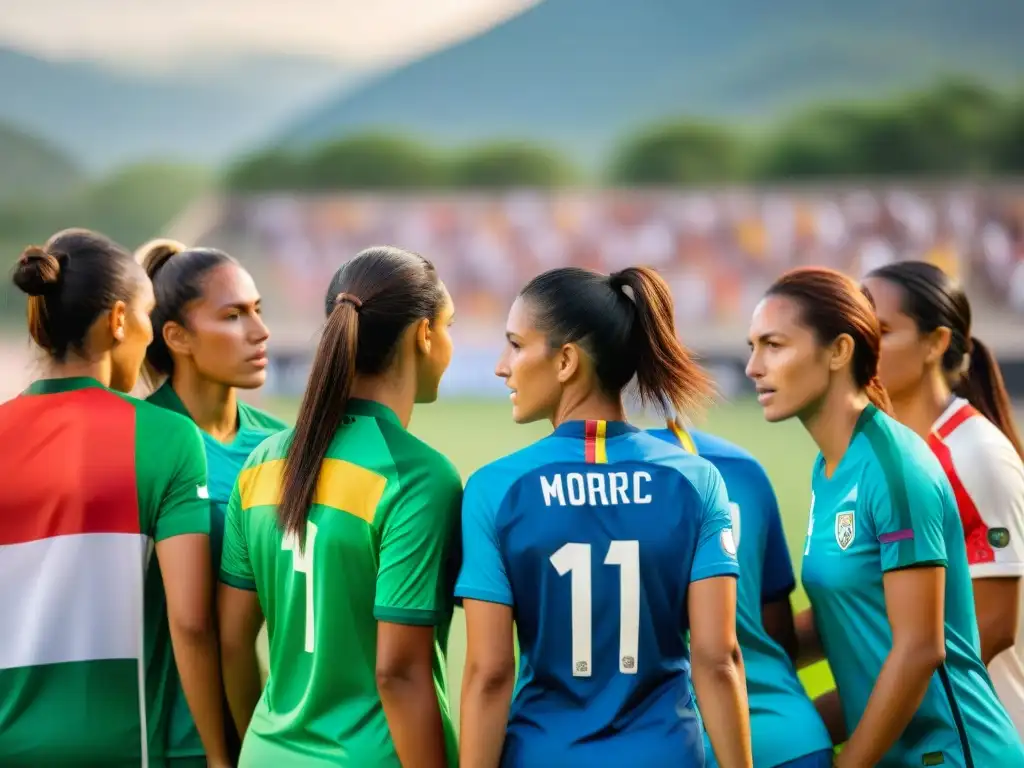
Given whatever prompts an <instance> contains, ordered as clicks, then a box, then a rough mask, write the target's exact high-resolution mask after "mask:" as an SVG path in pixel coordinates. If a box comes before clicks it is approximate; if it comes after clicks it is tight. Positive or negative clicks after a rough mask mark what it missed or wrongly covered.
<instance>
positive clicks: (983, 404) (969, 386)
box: [953, 336, 1024, 459]
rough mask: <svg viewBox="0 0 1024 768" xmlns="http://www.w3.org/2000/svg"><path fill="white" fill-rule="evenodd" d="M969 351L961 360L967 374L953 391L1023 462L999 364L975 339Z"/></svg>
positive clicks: (963, 374)
mask: <svg viewBox="0 0 1024 768" xmlns="http://www.w3.org/2000/svg"><path fill="white" fill-rule="evenodd" d="M969 348H970V352H968V353H967V356H966V357H965V359H964V362H966V363H967V365H966V368H967V370H966V371H961V372H960V375H959V376H958V377H957V379H956V382H955V385H954V387H953V391H954V392H956V394H957V395H959V396H960V397H963V398H965V399H966V400H968V401H969V402H970V403H971V405H973V406H974V407H975V408H976V409H978V411H980V412H981V413H982V414H984V416H985V418H987V419H988V420H989V421H991V422H992V423H993V424H995V425H996V426H997V427H999V431H1000V432H1002V433H1003V434H1004V435H1006V437H1007V439H1008V440H1009V441H1010V442H1011V443H1013V447H1014V448H1015V449H1016V451H1017V455H1018V456H1020V457H1021V458H1022V459H1024V449H1022V448H1021V441H1020V435H1019V434H1018V432H1017V426H1016V425H1015V424H1014V422H1013V408H1012V407H1011V406H1010V397H1009V395H1008V394H1007V393H1006V385H1005V384H1004V383H1003V374H1002V371H1000V370H999V363H998V362H997V361H996V358H995V356H994V355H993V354H992V352H991V351H990V350H989V348H988V347H987V346H985V344H983V343H982V342H981V341H979V340H978V339H977V338H976V337H974V336H972V337H971V340H970V347H969Z"/></svg>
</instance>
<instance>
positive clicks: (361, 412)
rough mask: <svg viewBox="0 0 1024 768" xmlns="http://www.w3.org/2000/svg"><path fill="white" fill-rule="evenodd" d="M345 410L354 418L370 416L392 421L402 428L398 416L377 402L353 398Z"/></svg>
mask: <svg viewBox="0 0 1024 768" xmlns="http://www.w3.org/2000/svg"><path fill="white" fill-rule="evenodd" d="M345 410H346V411H347V412H348V413H351V414H352V415H353V416H370V417H372V418H374V419H383V420H384V421H390V422H391V423H393V424H397V425H398V426H402V421H401V419H399V418H398V414H397V413H395V412H394V411H392V410H391V409H390V408H388V407H387V406H386V405H384V404H383V403H378V402H377V401H376V400H362V399H360V398H358V397H353V398H352V399H350V400H349V401H348V406H347V408H346V409H345Z"/></svg>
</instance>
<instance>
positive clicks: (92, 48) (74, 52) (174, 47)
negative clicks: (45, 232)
mask: <svg viewBox="0 0 1024 768" xmlns="http://www.w3.org/2000/svg"><path fill="white" fill-rule="evenodd" d="M535 2H537V0H290V2H288V1H287V0H0V7H2V11H0V45H3V44H8V45H14V46H16V47H18V48H21V49H23V50H29V51H34V52H39V53H43V54H46V55H49V56H55V57H60V58H66V57H77V56H82V55H84V56H88V57H101V58H109V59H125V58H129V59H134V58H148V59H160V58H164V57H170V58H173V57H175V53H176V52H180V51H181V50H182V49H188V48H195V47H198V46H202V47H203V48H205V49H207V50H215V49H216V46H224V47H226V48H229V49H257V50H263V51H270V50H277V51H286V52H295V53H301V52H304V53H309V54H319V55H324V56H330V57H334V58H338V59H341V60H345V61H356V62H360V63H366V64H373V63H383V62H386V61H392V60H395V59H402V58H408V57H409V56H412V55H415V54H417V53H421V52H423V51H425V50H429V49H431V48H435V47H438V46H440V45H443V44H444V43H446V42H449V41H451V40H454V39H457V38H460V37H463V36H465V35H468V34H471V33H472V32H474V31H476V30H478V29H480V28H482V27H486V26H488V25H490V24H493V23H495V22H496V21H498V20H500V19H502V18H504V17H507V16H509V15H511V14H513V13H515V12H516V11H517V10H519V9H521V8H524V7H526V6H528V5H532V4H533V3H535ZM285 8H287V9H288V10H287V11H285V10H284V9H285Z"/></svg>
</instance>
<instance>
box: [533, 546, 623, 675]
mask: <svg viewBox="0 0 1024 768" xmlns="http://www.w3.org/2000/svg"><path fill="white" fill-rule="evenodd" d="M590 550H591V547H590V545H589V544H576V543H570V544H566V545H564V546H563V547H561V548H560V549H559V550H558V551H557V552H555V554H553V555H552V556H551V564H552V565H553V566H555V570H556V571H558V575H559V576H565V574H567V573H570V574H572V576H571V579H572V581H571V584H570V589H571V590H572V675H573V677H590V670H591V667H592V661H591V644H592V635H593V632H592V630H591V621H592V614H593V605H592V591H591V578H590V577H591V557H590ZM604 564H605V565H617V566H619V604H620V606H621V612H620V614H619V672H621V673H622V674H624V675H635V674H636V669H637V664H638V661H639V660H638V659H637V653H638V652H639V648H640V542H639V541H613V542H611V543H610V544H609V545H608V554H607V555H606V556H605V558H604Z"/></svg>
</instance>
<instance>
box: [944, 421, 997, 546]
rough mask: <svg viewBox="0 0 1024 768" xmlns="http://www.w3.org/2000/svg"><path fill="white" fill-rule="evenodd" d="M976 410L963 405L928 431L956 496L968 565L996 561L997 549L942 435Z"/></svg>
mask: <svg viewBox="0 0 1024 768" xmlns="http://www.w3.org/2000/svg"><path fill="white" fill-rule="evenodd" d="M977 413H978V412H977V411H975V410H974V408H973V407H972V406H970V405H964V406H962V407H961V408H960V409H959V410H958V411H957V412H956V413H954V414H953V415H952V416H950V417H949V419H948V420H947V421H946V423H945V424H943V425H942V426H941V427H939V429H938V431H937V432H932V433H931V434H929V435H928V445H929V446H930V447H931V449H932V453H934V454H935V457H936V458H937V459H938V460H939V463H940V464H941V465H942V469H943V471H945V473H946V477H947V478H948V479H949V484H950V485H951V486H953V495H954V496H955V497H956V506H957V508H958V509H959V510H960V521H961V522H962V523H963V526H964V539H965V541H966V543H967V562H968V563H969V564H970V565H977V564H978V563H992V562H995V559H996V553H995V550H994V549H992V545H991V544H989V541H988V526H987V525H985V521H984V520H982V518H981V513H980V512H979V511H978V508H977V506H975V504H974V499H972V498H971V495H970V494H969V493H968V492H967V489H966V488H965V487H964V484H963V482H962V481H961V480H960V476H959V475H958V474H957V473H956V466H955V465H954V464H953V454H952V452H951V451H950V450H949V446H948V445H946V443H945V442H943V439H944V438H946V437H949V436H950V435H951V434H952V433H953V430H955V429H956V428H957V427H959V426H960V425H961V424H963V423H964V422H965V421H967V419H969V418H971V417H972V416H975V415H977Z"/></svg>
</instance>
